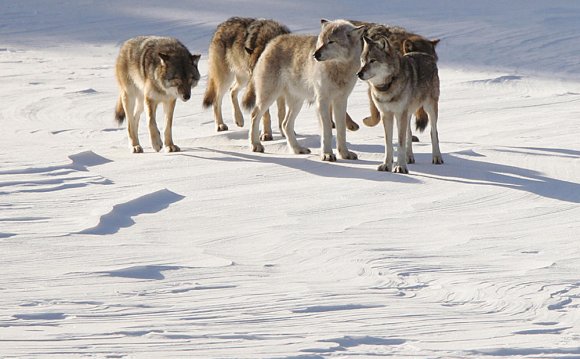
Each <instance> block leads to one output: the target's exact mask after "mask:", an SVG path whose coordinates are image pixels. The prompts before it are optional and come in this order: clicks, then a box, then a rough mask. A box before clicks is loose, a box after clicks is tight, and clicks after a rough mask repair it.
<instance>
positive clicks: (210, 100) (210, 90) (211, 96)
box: [203, 78, 217, 108]
mask: <svg viewBox="0 0 580 359" xmlns="http://www.w3.org/2000/svg"><path fill="white" fill-rule="evenodd" d="M215 87H216V86H215V81H213V80H212V79H211V78H209V79H208V81H207V88H206V89H205V95H203V108H209V107H210V106H212V105H213V104H214V102H215V98H216V95H217V91H216V88H215Z"/></svg>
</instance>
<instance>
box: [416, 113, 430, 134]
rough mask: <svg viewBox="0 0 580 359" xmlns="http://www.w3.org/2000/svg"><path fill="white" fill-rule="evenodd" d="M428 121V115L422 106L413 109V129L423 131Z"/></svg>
mask: <svg viewBox="0 0 580 359" xmlns="http://www.w3.org/2000/svg"><path fill="white" fill-rule="evenodd" d="M428 123H429V116H428V115H427V112H425V110H424V109H423V107H421V108H419V109H418V110H417V111H415V129H416V130H417V131H419V132H423V131H425V128H427V124H428Z"/></svg>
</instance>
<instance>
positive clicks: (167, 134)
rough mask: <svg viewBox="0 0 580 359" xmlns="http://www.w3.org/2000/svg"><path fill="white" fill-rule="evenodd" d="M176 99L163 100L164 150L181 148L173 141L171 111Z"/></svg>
mask: <svg viewBox="0 0 580 359" xmlns="http://www.w3.org/2000/svg"><path fill="white" fill-rule="evenodd" d="M175 102H176V100H175V99H173V100H169V101H166V102H163V110H164V111H165V130H164V132H163V137H164V139H165V152H179V151H181V149H180V148H179V146H177V145H175V144H174V143H173V135H172V129H173V112H174V111H175Z"/></svg>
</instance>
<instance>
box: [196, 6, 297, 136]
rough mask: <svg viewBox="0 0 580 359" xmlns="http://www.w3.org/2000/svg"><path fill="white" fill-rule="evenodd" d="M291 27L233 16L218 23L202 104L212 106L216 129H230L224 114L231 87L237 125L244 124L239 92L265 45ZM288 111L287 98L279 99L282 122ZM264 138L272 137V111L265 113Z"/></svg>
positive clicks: (210, 53)
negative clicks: (223, 101) (285, 100)
mask: <svg viewBox="0 0 580 359" xmlns="http://www.w3.org/2000/svg"><path fill="white" fill-rule="evenodd" d="M288 33H290V30H289V29H288V28H287V27H286V26H284V25H282V24H280V23H278V22H276V21H274V20H265V19H254V18H242V17H232V18H229V19H228V20H226V21H224V22H222V23H221V24H219V25H218V26H217V29H216V31H215V33H214V35H213V37H212V39H211V43H210V45H209V54H208V65H209V70H208V80H207V89H206V91H205V95H204V98H203V107H204V108H208V107H210V106H213V112H214V119H215V123H216V129H217V130H218V131H226V130H228V126H227V125H226V124H225V123H224V120H223V116H222V99H223V97H224V95H225V93H226V92H227V90H228V88H229V90H230V96H231V100H232V106H233V110H234V119H235V122H236V125H238V126H240V127H242V126H244V117H243V115H242V111H241V110H240V105H239V103H238V93H239V92H240V90H241V89H243V88H244V87H246V85H247V83H248V81H249V79H250V76H251V75H252V71H253V69H254V66H255V65H256V62H257V61H258V58H259V57H260V55H261V54H262V52H263V51H264V48H265V47H266V45H267V44H268V43H269V42H270V41H271V40H272V39H274V38H275V37H277V36H279V35H283V34H288ZM284 114H285V106H284V99H283V98H279V99H278V117H279V122H280V123H281V121H282V119H283V118H284ZM263 120H264V133H263V134H262V140H271V139H272V128H271V120H270V112H269V111H266V112H265V113H264V118H263Z"/></svg>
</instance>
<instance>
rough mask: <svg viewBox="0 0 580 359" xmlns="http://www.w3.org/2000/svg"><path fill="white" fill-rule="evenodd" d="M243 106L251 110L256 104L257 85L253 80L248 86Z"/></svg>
mask: <svg viewBox="0 0 580 359" xmlns="http://www.w3.org/2000/svg"><path fill="white" fill-rule="evenodd" d="M242 106H244V108H245V109H246V110H248V111H251V110H252V109H253V108H254V107H255V106H256V87H255V86H254V81H253V80H250V83H249V84H248V87H247V88H246V93H245V94H244V98H243V99H242Z"/></svg>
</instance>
